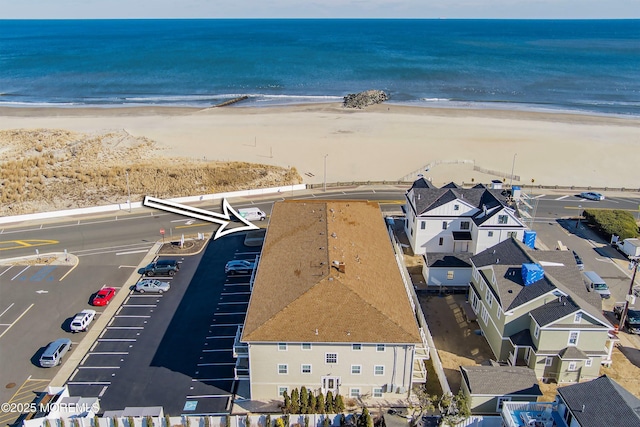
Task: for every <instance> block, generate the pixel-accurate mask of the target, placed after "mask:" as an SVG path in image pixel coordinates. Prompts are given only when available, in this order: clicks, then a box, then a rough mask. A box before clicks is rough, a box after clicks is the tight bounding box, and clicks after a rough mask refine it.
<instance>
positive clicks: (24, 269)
mask: <svg viewBox="0 0 640 427" xmlns="http://www.w3.org/2000/svg"><path fill="white" fill-rule="evenodd" d="M29 267H31V266H30V265H27V266H26V267H25V268H23V269H22V270H21V271H20V273H18V274H16V275H15V276H13V277H12V278H11V280H14V279H15V278H16V277H18V276H19V275H21V274H22V273H23V272H24V271H26V270H27V268H29Z"/></svg>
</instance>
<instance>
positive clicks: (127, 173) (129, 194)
mask: <svg viewBox="0 0 640 427" xmlns="http://www.w3.org/2000/svg"><path fill="white" fill-rule="evenodd" d="M124 173H125V175H126V176H127V194H128V196H129V198H128V199H127V204H128V205H129V212H131V191H130V190H129V171H124Z"/></svg>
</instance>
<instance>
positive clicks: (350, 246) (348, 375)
mask: <svg viewBox="0 0 640 427" xmlns="http://www.w3.org/2000/svg"><path fill="white" fill-rule="evenodd" d="M240 341H241V342H242V343H244V344H245V345H246V349H245V350H244V351H236V353H237V354H239V355H241V354H242V353H244V354H245V355H246V356H248V359H247V360H245V367H246V362H247V361H248V377H249V382H250V398H251V399H252V400H266V399H277V398H279V397H280V396H281V395H282V393H283V392H284V391H285V390H288V392H289V393H290V392H291V390H292V389H293V388H300V387H302V386H305V387H307V389H311V390H315V391H317V392H323V393H326V392H327V391H329V390H331V391H332V392H333V393H334V394H335V393H340V394H341V395H343V396H345V397H367V398H372V399H376V398H388V399H399V398H403V397H406V395H407V393H408V392H409V390H410V387H411V384H412V382H414V381H417V380H420V375H417V374H418V373H419V372H418V371H419V370H420V369H418V366H419V365H420V362H421V360H420V357H421V356H420V353H421V348H422V347H423V346H422V342H423V341H422V339H421V334H420V331H419V328H418V324H417V322H416V315H415V313H414V309H413V308H412V304H411V303H410V299H409V294H408V291H407V289H406V285H405V282H404V281H403V278H402V276H401V273H400V270H399V268H398V264H397V261H396V257H395V255H394V250H393V247H392V245H391V241H390V237H389V234H388V231H387V227H386V224H385V221H384V219H383V217H382V214H381V211H380V208H379V206H378V204H377V203H369V202H361V201H346V202H343V201H329V202H313V201H286V202H279V203H276V204H275V205H274V207H273V211H272V214H271V219H270V223H269V227H268V231H267V234H266V238H265V242H264V246H263V249H262V253H261V256H260V261H259V264H258V268H257V271H256V273H255V280H254V282H253V289H252V294H251V300H250V303H249V309H248V312H247V316H246V320H245V323H244V327H243V331H242V335H241V339H240ZM422 354H423V355H424V353H422ZM239 362H242V361H241V360H240V359H239ZM421 381H423V382H424V377H423V378H421Z"/></svg>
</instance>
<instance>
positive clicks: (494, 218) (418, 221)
mask: <svg viewBox="0 0 640 427" xmlns="http://www.w3.org/2000/svg"><path fill="white" fill-rule="evenodd" d="M508 196H509V195H508V194H507V192H505V191H504V190H502V189H489V188H487V187H485V186H484V185H482V184H478V185H476V186H474V187H473V188H462V187H460V186H458V185H456V184H454V183H450V184H447V185H445V186H444V187H441V188H437V187H435V186H434V185H433V184H431V183H430V182H429V181H427V180H425V179H424V178H420V179H419V180H417V181H415V182H414V183H413V185H412V186H411V188H410V189H409V190H408V191H407V193H406V194H405V197H406V206H405V211H406V218H407V219H406V225H405V228H406V233H407V237H408V238H409V242H410V244H411V248H412V249H413V252H414V253H415V254H424V253H428V252H454V253H459V252H470V253H471V254H477V253H479V252H482V251H483V250H485V249H487V248H490V247H492V246H494V245H496V244H498V243H500V242H502V241H504V240H506V239H509V238H511V237H515V238H516V239H518V240H521V241H522V239H523V237H524V231H525V229H526V226H525V225H524V223H523V222H522V220H521V219H520V216H519V214H518V211H517V208H516V205H515V204H514V203H512V202H511V201H510V199H509V197H508Z"/></svg>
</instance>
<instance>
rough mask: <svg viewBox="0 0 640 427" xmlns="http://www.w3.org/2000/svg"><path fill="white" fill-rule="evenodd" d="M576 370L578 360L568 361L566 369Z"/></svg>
mask: <svg viewBox="0 0 640 427" xmlns="http://www.w3.org/2000/svg"><path fill="white" fill-rule="evenodd" d="M577 370H578V362H569V368H567V371H577Z"/></svg>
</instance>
